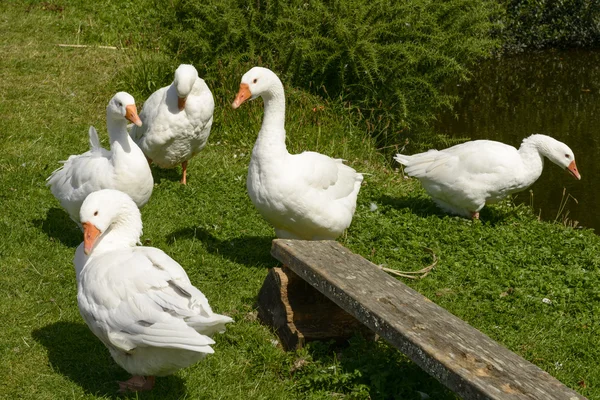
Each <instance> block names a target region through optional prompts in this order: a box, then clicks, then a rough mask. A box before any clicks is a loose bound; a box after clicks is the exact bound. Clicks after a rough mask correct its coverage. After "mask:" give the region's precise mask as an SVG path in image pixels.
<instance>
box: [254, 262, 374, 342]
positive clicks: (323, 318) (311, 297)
mask: <svg viewBox="0 0 600 400" xmlns="http://www.w3.org/2000/svg"><path fill="white" fill-rule="evenodd" d="M257 303H258V317H259V319H260V320H261V321H262V322H263V323H265V324H266V325H269V326H272V327H273V328H275V332H276V333H277V336H279V339H280V341H281V345H282V347H283V348H284V349H285V350H293V349H297V348H300V347H302V346H304V343H306V342H307V341H311V340H324V341H328V340H335V341H337V342H339V343H343V342H345V341H347V340H348V339H349V338H350V337H352V335H354V334H355V333H360V334H362V335H363V336H364V337H365V338H367V339H371V340H372V339H374V336H375V334H374V333H373V332H372V331H371V330H370V329H369V328H367V327H366V326H364V325H363V324H362V323H361V322H359V321H358V320H357V319H356V318H354V317H353V316H352V315H350V314H349V313H347V312H346V311H344V310H343V309H342V308H340V307H339V306H338V305H337V304H335V303H334V302H332V301H331V300H329V299H328V298H327V297H326V296H324V295H323V294H322V293H321V292H319V291H317V290H315V289H314V288H313V287H312V286H311V285H310V284H309V283H308V282H306V281H305V280H304V279H302V278H300V277H299V276H298V275H296V273H294V272H293V271H291V270H290V269H289V268H287V267H285V266H284V267H283V268H272V269H271V270H270V271H269V274H268V275H267V277H266V278H265V281H264V283H263V286H262V288H261V289H260V292H259V294H258V302H257Z"/></svg>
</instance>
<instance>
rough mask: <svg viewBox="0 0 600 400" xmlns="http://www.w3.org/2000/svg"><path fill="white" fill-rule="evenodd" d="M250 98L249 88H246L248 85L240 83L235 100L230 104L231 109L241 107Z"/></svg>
mask: <svg viewBox="0 0 600 400" xmlns="http://www.w3.org/2000/svg"><path fill="white" fill-rule="evenodd" d="M250 97H252V93H250V88H249V87H248V84H246V83H240V90H239V91H238V94H237V96H236V97H235V100H234V101H233V103H232V104H231V107H233V108H238V107H239V106H241V105H242V103H243V102H245V101H246V100H248V99H249V98H250Z"/></svg>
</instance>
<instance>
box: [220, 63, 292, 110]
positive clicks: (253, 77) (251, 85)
mask: <svg viewBox="0 0 600 400" xmlns="http://www.w3.org/2000/svg"><path fill="white" fill-rule="evenodd" d="M275 86H277V87H281V86H282V85H281V81H280V80H279V78H278V77H277V75H275V73H274V72H273V71H271V70H270V69H268V68H263V67H254V68H252V69H251V70H250V71H248V72H246V73H245V74H244V76H242V81H241V82H240V90H239V91H238V94H237V96H236V98H235V100H234V101H233V103H232V104H231V106H232V107H233V108H238V107H239V106H240V105H242V103H243V102H245V101H246V100H248V99H251V100H254V99H255V98H257V97H260V96H262V95H263V94H266V93H268V92H270V91H271V90H273V88H274V87H275Z"/></svg>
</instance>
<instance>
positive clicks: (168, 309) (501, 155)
mask: <svg viewBox="0 0 600 400" xmlns="http://www.w3.org/2000/svg"><path fill="white" fill-rule="evenodd" d="M258 97H262V99H263V102H264V117H263V122H262V126H261V128H260V131H259V132H258V137H257V139H256V143H255V145H254V148H253V150H252V156H251V160H250V165H249V167H248V177H247V182H246V185H247V190H248V196H249V197H250V200H251V201H252V203H253V204H254V205H255V207H256V209H257V210H258V211H259V213H260V214H261V215H262V217H263V218H264V219H265V220H266V221H267V222H268V223H269V224H271V225H272V226H273V228H274V230H275V234H276V235H277V237H280V238H291V239H303V240H335V239H336V238H338V237H339V236H340V235H341V234H342V233H343V232H344V231H345V230H346V229H347V228H348V227H349V226H350V224H351V222H352V218H353V215H354V212H355V210H356V200H357V197H358V194H359V191H360V187H361V184H362V181H363V175H362V174H361V173H358V172H357V171H355V170H354V169H353V168H351V167H349V166H348V165H346V164H344V162H343V160H341V159H336V158H331V157H329V156H327V155H324V154H320V153H316V152H311V151H306V152H302V153H300V154H290V153H289V152H288V150H287V148H286V144H285V139H286V134H285V93H284V88H283V84H282V83H281V80H280V79H279V78H278V77H277V75H276V74H275V73H274V72H273V71H271V70H269V69H267V68H262V67H254V68H252V69H250V70H249V71H248V72H247V73H246V74H244V75H243V77H242V79H241V82H240V88H239V91H238V93H237V96H236V97H235V100H234V101H233V103H232V107H233V108H238V107H240V106H241V105H242V104H243V103H244V102H245V101H247V100H252V99H256V98H258ZM214 107H215V103H214V99H213V96H212V93H211V91H210V89H209V88H208V86H207V85H206V83H205V82H204V80H203V79H201V78H199V76H198V72H197V71H196V69H195V68H194V67H193V66H192V65H187V64H183V65H180V66H179V68H177V70H176V72H175V77H174V81H173V83H172V84H171V85H169V86H167V87H164V88H161V89H159V90H157V91H156V92H155V93H153V94H152V95H151V96H150V97H149V98H148V99H147V100H146V102H145V103H144V107H143V109H142V112H141V113H140V115H139V116H138V114H137V109H136V105H135V101H134V99H133V97H132V96H131V95H129V94H128V93H124V92H119V93H117V94H116V95H115V96H114V97H113V98H112V99H111V100H110V101H109V103H108V106H107V108H106V125H107V130H108V135H109V138H110V150H107V149H104V148H102V147H101V146H100V141H99V139H98V134H97V132H96V130H95V129H94V127H90V130H89V137H90V150H89V151H87V152H85V153H83V154H80V155H72V156H70V157H69V158H68V159H67V160H66V161H64V163H63V166H62V167H60V168H59V169H57V170H56V171H54V172H53V173H52V174H51V175H50V177H49V178H48V179H47V184H48V186H49V187H50V190H51V191H52V194H53V195H54V196H55V197H56V199H57V200H58V201H59V202H60V204H61V205H62V206H63V208H64V209H65V210H66V211H67V213H68V214H69V216H70V217H71V219H73V220H74V221H75V222H76V223H77V225H78V226H79V227H80V228H81V230H82V231H83V243H81V245H79V247H78V248H77V250H76V253H75V258H74V265H75V272H76V278H77V302H78V305H79V310H80V313H81V316H82V317H83V319H84V320H85V322H86V323H87V325H88V327H89V328H90V330H91V331H92V332H93V333H94V334H95V335H96V336H97V337H98V338H99V339H100V340H101V341H102V343H104V345H105V346H106V347H107V348H108V350H109V352H110V354H111V356H112V357H113V359H114V360H115V362H116V363H117V364H119V365H120V366H121V367H122V368H123V369H125V370H126V371H128V372H129V373H130V374H131V375H132V377H131V379H129V380H127V381H125V382H119V387H120V391H122V392H126V391H142V390H150V389H152V387H153V386H154V383H155V377H156V376H164V375H169V374H172V373H174V372H175V371H177V370H179V369H181V368H185V367H187V366H189V365H191V364H193V363H196V362H197V361H199V360H201V359H202V358H204V357H205V356H206V355H207V354H211V353H213V352H214V350H213V348H212V345H213V344H214V343H215V342H214V340H213V339H212V336H213V335H214V334H216V333H220V332H224V331H225V329H226V324H228V323H231V322H233V320H232V319H231V318H230V317H228V316H226V315H221V314H217V313H214V312H213V311H212V309H211V307H210V305H209V303H208V300H207V298H206V296H204V294H202V292H201V291H200V290H199V289H198V288H196V287H195V286H194V285H193V284H192V283H191V282H190V280H189V278H188V276H187V274H186V272H185V270H184V269H183V267H182V266H181V265H180V264H178V263H177V261H175V260H173V259H172V258H171V257H169V256H168V255H167V254H165V253H164V252H163V251H161V250H159V249H157V248H154V247H144V246H139V245H138V244H139V240H140V236H141V234H142V220H141V214H140V211H139V208H141V207H143V206H144V205H145V204H146V203H147V202H148V201H149V199H150V196H151V194H152V189H153V187H154V182H153V178H152V172H151V169H150V164H151V163H154V164H156V165H158V166H159V167H161V168H173V167H175V166H177V165H180V164H181V166H182V178H181V183H182V184H186V183H187V164H188V161H189V160H190V159H191V158H192V157H194V156H195V155H197V154H198V153H199V152H200V151H201V150H202V149H203V148H204V147H205V146H206V143H207V140H208V138H209V135H210V130H211V127H212V123H213V112H214ZM128 123H132V124H133V126H132V128H131V130H130V132H128V131H127V125H128ZM544 158H548V159H549V160H550V161H552V162H553V163H554V164H556V165H558V166H560V167H561V168H564V169H566V170H567V171H569V172H570V173H571V174H572V175H573V176H574V177H575V178H576V179H581V176H580V174H579V171H578V170H577V166H576V164H575V156H574V154H573V152H572V151H571V149H569V147H568V146H567V145H565V144H564V143H562V142H559V141H557V140H555V139H553V138H551V137H548V136H545V135H538V134H536V135H532V136H529V137H528V138H525V139H524V140H523V143H522V144H521V147H520V148H519V149H518V150H517V149H515V148H514V147H512V146H508V145H506V144H503V143H500V142H495V141H489V140H477V141H471V142H466V143H463V144H459V145H457V146H453V147H450V148H448V149H444V150H440V151H438V150H430V151H428V152H425V153H421V154H415V155H412V156H409V155H403V154H397V155H396V157H395V159H396V161H398V162H399V163H400V164H402V165H404V166H405V168H404V172H405V173H406V174H408V175H409V176H413V177H415V178H417V179H419V181H420V182H421V184H422V185H423V187H424V189H425V191H426V192H427V193H428V194H429V195H430V196H431V198H432V199H433V201H434V202H435V203H436V204H437V205H438V206H439V207H440V208H441V209H442V210H443V211H445V212H448V213H451V214H457V215H460V216H464V217H466V218H473V219H478V218H479V211H480V210H481V209H482V208H483V207H484V206H485V205H486V204H490V203H493V202H496V201H498V200H500V199H502V198H504V197H506V196H508V195H510V194H512V193H516V192H519V191H522V190H524V189H526V188H527V187H529V186H530V185H531V184H533V183H534V182H535V181H536V180H537V179H538V178H539V176H540V175H541V173H542V168H543V163H544Z"/></svg>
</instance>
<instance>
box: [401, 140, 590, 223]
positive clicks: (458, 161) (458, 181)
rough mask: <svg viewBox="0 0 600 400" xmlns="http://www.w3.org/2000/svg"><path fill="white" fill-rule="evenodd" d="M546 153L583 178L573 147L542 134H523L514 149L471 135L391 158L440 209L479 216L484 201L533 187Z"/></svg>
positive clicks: (466, 215)
mask: <svg viewBox="0 0 600 400" xmlns="http://www.w3.org/2000/svg"><path fill="white" fill-rule="evenodd" d="M544 157H547V158H548V159H549V160H550V161H552V162H553V163H554V164H556V165H558V166H559V167H562V168H565V169H566V170H567V171H569V172H570V173H571V174H572V175H573V176H574V177H575V178H577V179H581V176H580V175H579V171H577V165H576V164H575V156H574V155H573V152H572V151H571V149H570V148H569V147H568V146H567V145H566V144H564V143H562V142H559V141H558V140H556V139H553V138H551V137H549V136H546V135H531V136H529V137H528V138H525V139H524V140H523V143H521V147H519V149H518V150H517V149H515V148H514V147H512V146H509V145H506V144H504V143H500V142H495V141H491V140H475V141H471V142H466V143H462V144H459V145H456V146H453V147H450V148H448V149H444V150H439V151H438V150H429V151H428V152H425V153H419V154H415V155H412V156H406V155H403V154H397V155H396V157H395V159H396V161H398V162H399V163H401V164H403V165H404V166H405V168H404V172H405V173H406V174H408V175H409V176H413V177H415V178H417V179H419V181H420V182H421V184H422V185H423V187H424V188H425V191H426V192H427V193H428V194H429V195H430V196H431V197H432V198H433V201H434V202H435V203H436V204H437V205H438V206H439V207H440V208H441V209H442V210H444V211H446V212H448V213H451V214H458V215H461V216H463V217H467V218H473V219H477V218H479V211H480V210H481V209H482V208H483V206H485V205H486V204H490V203H494V202H497V201H499V200H501V199H503V198H505V197H506V196H508V195H510V194H513V193H517V192H520V191H522V190H524V189H526V188H528V187H529V186H531V185H532V184H533V183H534V182H535V181H536V180H537V179H538V178H539V177H540V175H541V174H542V169H543V167H544Z"/></svg>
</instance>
